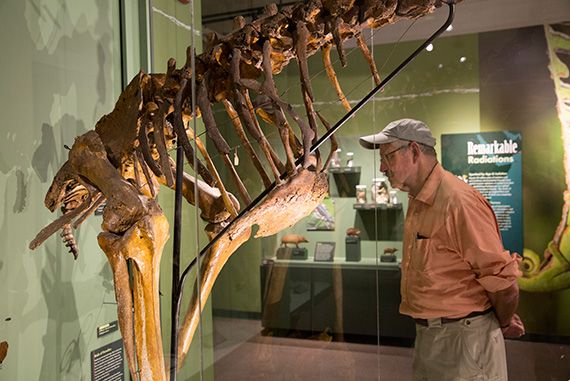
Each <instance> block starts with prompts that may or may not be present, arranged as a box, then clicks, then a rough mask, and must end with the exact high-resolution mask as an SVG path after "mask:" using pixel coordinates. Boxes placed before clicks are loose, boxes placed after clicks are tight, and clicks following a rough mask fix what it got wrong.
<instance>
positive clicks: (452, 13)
mask: <svg viewBox="0 0 570 381" xmlns="http://www.w3.org/2000/svg"><path fill="white" fill-rule="evenodd" d="M446 4H447V5H448V6H449V15H448V17H447V20H446V21H445V23H444V24H443V25H442V26H441V27H440V28H439V29H438V30H437V31H436V32H435V33H434V34H433V35H431V36H430V37H429V38H428V39H427V40H426V41H425V42H424V43H423V44H422V45H420V47H419V48H417V49H416V50H415V51H414V52H413V53H412V54H411V55H410V56H409V57H408V58H406V59H405V60H404V61H403V62H402V63H401V64H400V65H399V66H398V67H397V68H396V69H394V70H393V71H392V72H391V73H390V74H389V75H388V76H387V77H386V78H385V79H384V80H383V81H382V82H381V83H380V84H379V85H378V86H376V87H375V88H374V89H373V90H372V91H370V92H369V93H368V95H366V96H365V97H364V98H363V99H362V100H361V101H360V102H358V104H357V105H356V106H355V107H354V108H353V109H352V110H350V111H349V112H347V113H346V114H345V115H344V116H343V117H342V118H341V119H340V120H339V121H338V122H337V123H336V124H335V125H334V126H333V127H332V128H331V129H330V130H329V131H327V132H326V133H325V134H324V135H323V136H322V137H321V138H320V139H318V140H317V141H316V142H315V143H314V144H313V145H312V146H311V150H310V152H309V153H313V152H314V151H316V150H317V149H318V148H319V147H320V146H321V145H322V144H323V143H324V142H325V141H327V140H328V139H330V137H331V136H332V135H333V134H334V133H335V132H336V131H337V130H338V129H339V128H340V127H341V126H342V125H344V123H346V122H347V121H348V120H349V119H350V118H351V117H352V116H353V115H354V114H355V113H356V112H357V111H358V110H360V109H361V108H362V107H363V106H364V105H365V104H366V103H368V102H369V101H370V100H371V99H372V98H373V97H374V95H376V94H377V93H378V92H379V91H380V90H382V89H383V88H384V87H385V86H386V85H387V84H388V83H389V82H390V81H391V80H392V79H394V77H395V76H396V75H397V74H398V73H400V72H401V71H402V69H404V68H405V67H406V66H407V65H408V64H409V63H410V62H412V61H413V60H414V58H416V56H417V55H418V54H420V53H421V52H422V51H423V50H424V49H425V48H426V47H427V46H428V45H429V44H431V43H432V42H433V41H434V40H435V39H436V38H437V37H439V36H440V35H441V34H442V33H443V32H444V31H445V30H446V29H447V28H448V27H449V26H450V25H451V23H452V22H453V17H454V16H455V1H454V0H449V1H448V2H447V3H446ZM302 161H303V158H302V157H300V158H298V159H297V160H296V161H295V165H296V166H297V167H298V166H299V165H301V163H302ZM286 175H287V173H286V172H284V173H282V174H281V176H280V178H281V179H284V178H285V177H286ZM177 184H178V183H177ZM276 185H277V183H276V182H275V181H274V182H273V183H272V184H271V185H270V186H269V187H267V188H266V189H265V190H264V191H263V192H261V193H260V194H259V196H257V197H256V198H255V200H253V201H252V202H251V203H250V204H249V205H248V206H246V207H245V208H244V210H242V211H241V212H240V213H239V214H238V215H237V217H236V218H234V219H233V220H232V221H230V222H229V223H228V225H227V226H226V227H225V228H224V229H222V230H221V231H220V232H219V233H218V234H217V235H216V236H215V237H214V238H213V239H212V240H211V241H210V242H208V244H207V245H206V246H205V247H204V248H203V249H202V250H201V251H200V253H199V254H198V256H197V257H196V258H194V259H193V260H192V262H191V263H190V264H189V265H188V267H186V269H185V270H184V272H183V273H182V277H181V282H180V288H179V290H178V291H179V295H178V296H177V299H176V300H177V303H176V305H177V306H178V311H177V314H179V313H180V301H181V299H182V292H183V288H184V282H185V280H186V277H187V275H188V273H189V271H190V270H191V269H192V267H194V266H195V265H196V263H197V262H198V260H199V259H200V257H202V256H203V255H204V254H206V253H207V252H208V250H210V249H211V248H212V246H213V245H214V244H215V243H216V242H217V241H218V240H219V239H220V238H221V237H222V236H223V235H224V234H225V233H226V232H227V231H228V230H229V228H230V227H231V226H232V225H233V224H234V223H235V222H236V221H238V220H239V219H241V218H242V217H243V216H244V215H245V214H247V213H248V212H249V211H251V210H252V209H253V208H254V207H255V206H256V205H257V204H258V203H260V202H261V201H262V200H263V199H264V198H265V197H266V196H267V195H268V194H269V192H271V191H272V190H273V189H274V188H275V187H276ZM177 188H178V185H177ZM174 300H175V297H174V296H173V302H174ZM199 308H201V306H199Z"/></svg>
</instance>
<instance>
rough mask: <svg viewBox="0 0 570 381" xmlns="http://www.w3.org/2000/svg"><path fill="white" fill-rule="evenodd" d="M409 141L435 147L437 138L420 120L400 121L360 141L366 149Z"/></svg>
mask: <svg viewBox="0 0 570 381" xmlns="http://www.w3.org/2000/svg"><path fill="white" fill-rule="evenodd" d="M396 140H408V141H411V142H418V143H421V144H425V145H426V146H430V147H434V146H435V138H434V137H433V136H432V135H431V131H430V129H429V127H428V126H427V125H426V124H425V123H424V122H421V121H419V120H415V119H399V120H395V121H393V122H392V123H390V124H388V125H387V126H386V127H385V128H384V129H383V130H382V132H379V133H377V134H376V135H368V136H363V137H361V138H360V139H359V142H360V145H361V146H362V147H364V148H366V149H376V148H379V145H380V144H385V143H391V142H395V141H396Z"/></svg>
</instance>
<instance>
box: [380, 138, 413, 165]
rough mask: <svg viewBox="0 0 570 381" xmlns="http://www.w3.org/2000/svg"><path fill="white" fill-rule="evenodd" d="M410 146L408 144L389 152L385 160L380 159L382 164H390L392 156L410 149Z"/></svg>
mask: <svg viewBox="0 0 570 381" xmlns="http://www.w3.org/2000/svg"><path fill="white" fill-rule="evenodd" d="M409 145H410V143H408V144H406V145H405V146H401V147H400V148H396V149H395V150H393V151H390V152H388V153H387V154H386V155H384V157H383V158H382V157H380V162H381V163H386V164H390V155H392V154H394V153H396V152H398V151H399V150H401V149H404V148H408V147H409Z"/></svg>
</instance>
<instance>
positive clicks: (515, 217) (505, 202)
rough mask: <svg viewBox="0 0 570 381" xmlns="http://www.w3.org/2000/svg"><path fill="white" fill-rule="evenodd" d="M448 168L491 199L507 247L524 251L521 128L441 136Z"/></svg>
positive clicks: (444, 164)
mask: <svg viewBox="0 0 570 381" xmlns="http://www.w3.org/2000/svg"><path fill="white" fill-rule="evenodd" d="M441 147H442V148H441V150H442V151H441V163H442V165H443V167H444V168H445V169H447V170H448V171H450V172H451V173H453V174H454V175H456V176H457V177H459V178H460V179H462V180H463V181H465V182H466V183H468V184H470V185H472V186H473V187H475V188H476V189H477V190H478V191H479V192H481V194H482V195H483V196H484V197H485V198H486V199H487V200H488V201H489V203H490V204H491V206H492V207H493V210H494V211H495V215H496V216H497V221H498V223H499V229H500V230H501V236H502V238H503V245H504V246H505V249H507V250H510V251H511V252H516V253H519V254H521V255H522V250H523V239H522V237H523V226H522V150H521V134H520V132H518V131H497V132H480V133H474V134H449V135H442V136H441Z"/></svg>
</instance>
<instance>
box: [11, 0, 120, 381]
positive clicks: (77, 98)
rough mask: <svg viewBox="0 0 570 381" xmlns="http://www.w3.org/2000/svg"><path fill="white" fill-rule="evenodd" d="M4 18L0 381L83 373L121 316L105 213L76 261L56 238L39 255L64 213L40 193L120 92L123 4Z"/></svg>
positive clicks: (31, 10)
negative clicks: (103, 236) (1, 349)
mask: <svg viewBox="0 0 570 381" xmlns="http://www.w3.org/2000/svg"><path fill="white" fill-rule="evenodd" d="M0 23H1V24H2V28H3V29H2V30H3V33H1V35H0V46H2V54H1V55H0V67H1V68H2V71H1V73H0V81H1V82H0V83H1V88H2V94H3V95H2V102H0V113H1V115H2V126H1V130H2V139H0V146H1V149H0V189H1V191H0V198H1V199H2V203H1V206H0V216H2V222H1V225H0V300H1V301H2V302H1V303H0V341H7V342H8V344H9V350H8V355H7V357H6V359H5V361H4V363H3V368H2V369H1V370H0V379H3V380H40V379H41V380H46V381H49V380H54V381H56V380H57V381H59V380H79V379H86V378H87V377H88V375H89V374H90V372H91V369H90V365H89V364H90V352H91V351H92V350H94V349H96V348H99V347H101V346H103V345H106V344H108V343H109V342H112V341H115V340H118V339H119V338H120V335H119V333H118V332H115V333H112V334H110V335H107V336H104V337H103V338H99V339H98V338H97V337H96V329H97V327H99V326H101V325H103V324H106V323H109V322H111V321H114V320H116V319H117V314H116V304H115V296H114V290H113V284H112V273H111V268H110V266H109V264H108V263H107V260H106V257H105V255H104V254H103V253H102V252H101V250H100V249H99V247H98V245H97V241H96V237H97V234H98V232H99V231H100V228H99V225H100V224H101V218H100V217H97V216H93V217H92V218H90V219H89V220H88V221H87V222H85V223H84V225H83V226H82V227H81V229H80V230H79V231H78V232H77V234H76V239H77V242H78V245H79V248H80V254H79V258H78V259H77V261H74V260H73V256H72V255H71V254H69V253H67V249H66V248H65V246H64V245H63V244H62V243H61V240H60V238H59V236H58V235H59V233H58V234H57V235H54V236H53V237H51V238H50V239H48V240H47V241H46V242H45V243H44V244H43V245H42V246H41V247H40V248H39V249H37V250H35V251H31V250H29V249H28V245H29V243H30V241H31V240H32V239H33V238H34V237H35V235H36V234H37V233H38V232H39V231H40V230H41V229H42V228H43V227H44V226H46V225H47V224H49V223H50V222H52V221H53V220H54V219H55V218H56V217H57V216H58V215H59V214H60V213H58V215H57V216H56V215H55V214H51V213H50V212H49V211H48V210H47V209H46V208H45V206H44V204H43V199H44V196H45V193H46V191H47V190H48V187H49V185H50V184H51V181H52V178H53V176H54V175H55V173H56V171H57V170H59V168H60V167H61V165H62V164H63V162H64V161H65V160H66V159H67V150H66V149H65V148H64V145H68V146H71V145H73V142H74V137H75V136H77V135H80V134H83V133H84V132H86V131H87V130H89V129H92V128H93V127H94V125H95V122H96V121H97V120H98V119H99V118H100V117H101V116H102V115H103V114H104V113H107V112H109V111H110V110H112V108H113V105H114V103H115V99H116V97H117V95H118V94H119V92H120V89H121V77H120V74H121V73H120V71H119V70H118V68H120V56H119V54H118V47H119V46H120V45H119V42H120V36H119V28H118V25H119V24H118V23H119V12H118V6H117V4H116V3H109V2H93V1H84V0H79V1H73V2H67V3H65V4H62V2H61V1H55V0H45V1H42V2H35V1H17V0H9V1H2V2H1V3H0Z"/></svg>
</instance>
